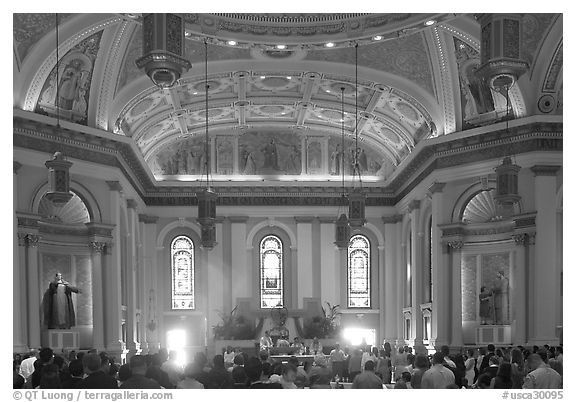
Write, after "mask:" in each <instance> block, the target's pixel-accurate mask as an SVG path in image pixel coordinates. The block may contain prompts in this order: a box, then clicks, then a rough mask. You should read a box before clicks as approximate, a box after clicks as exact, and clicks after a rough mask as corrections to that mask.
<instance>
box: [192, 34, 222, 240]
mask: <svg viewBox="0 0 576 402" xmlns="http://www.w3.org/2000/svg"><path fill="white" fill-rule="evenodd" d="M204 54H205V58H204V80H205V88H206V93H205V98H204V101H205V105H204V106H205V109H206V114H205V120H206V121H205V126H206V127H205V129H206V131H205V143H204V171H205V172H206V187H204V188H203V189H202V190H201V191H200V192H198V193H197V194H196V197H197V198H198V223H200V226H201V231H200V242H201V244H202V247H204V248H206V249H212V248H214V246H215V245H216V201H217V199H218V196H217V194H216V193H215V192H214V190H212V188H211V187H210V167H209V166H210V165H209V163H210V158H209V155H210V153H209V150H210V149H209V141H210V139H209V137H208V90H209V88H210V86H209V85H208V42H207V41H206V39H204Z"/></svg>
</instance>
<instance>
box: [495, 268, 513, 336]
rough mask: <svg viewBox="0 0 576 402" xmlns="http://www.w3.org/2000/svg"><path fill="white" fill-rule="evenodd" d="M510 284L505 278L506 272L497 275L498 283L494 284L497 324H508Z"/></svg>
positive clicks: (499, 272)
mask: <svg viewBox="0 0 576 402" xmlns="http://www.w3.org/2000/svg"><path fill="white" fill-rule="evenodd" d="M508 290H509V282H508V278H506V276H504V271H498V272H497V273H496V282H495V283H494V290H493V292H494V315H495V319H496V324H500V325H502V324H508V323H509V320H508V304H509V296H508Z"/></svg>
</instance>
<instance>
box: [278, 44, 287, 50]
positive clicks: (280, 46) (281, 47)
mask: <svg viewBox="0 0 576 402" xmlns="http://www.w3.org/2000/svg"><path fill="white" fill-rule="evenodd" d="M276 49H278V50H284V49H286V45H276Z"/></svg>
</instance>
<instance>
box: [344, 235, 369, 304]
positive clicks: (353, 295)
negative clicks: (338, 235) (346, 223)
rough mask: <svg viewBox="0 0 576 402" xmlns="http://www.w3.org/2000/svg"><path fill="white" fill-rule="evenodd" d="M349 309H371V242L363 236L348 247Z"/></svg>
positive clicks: (353, 237) (353, 238)
mask: <svg viewBox="0 0 576 402" xmlns="http://www.w3.org/2000/svg"><path fill="white" fill-rule="evenodd" d="M348 307H363V308H370V242H369V241H368V239H367V238H366V236H362V235H355V236H352V238H351V239H350V244H349V246H348Z"/></svg>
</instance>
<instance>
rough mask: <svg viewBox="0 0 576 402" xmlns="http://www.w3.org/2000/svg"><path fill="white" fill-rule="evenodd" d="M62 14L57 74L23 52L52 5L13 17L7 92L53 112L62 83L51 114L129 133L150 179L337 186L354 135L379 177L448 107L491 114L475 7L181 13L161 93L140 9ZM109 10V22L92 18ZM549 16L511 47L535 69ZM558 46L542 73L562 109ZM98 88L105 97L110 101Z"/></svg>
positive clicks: (475, 116) (450, 111)
mask: <svg viewBox="0 0 576 402" xmlns="http://www.w3.org/2000/svg"><path fill="white" fill-rule="evenodd" d="M59 16H60V21H61V23H62V27H64V28H65V29H63V30H62V31H61V32H62V37H61V42H62V43H64V42H65V41H66V40H68V41H70V42H71V44H72V47H70V46H69V47H67V48H66V52H61V53H60V61H59V62H60V63H59V78H60V82H59V83H58V84H57V83H56V82H55V71H56V70H55V57H54V56H50V57H51V58H50V57H48V56H46V57H48V58H47V59H40V57H39V56H36V57H33V56H34V55H35V54H38V52H34V51H33V49H34V47H35V46H37V44H38V43H39V42H40V41H41V40H42V38H45V37H47V36H48V35H53V31H54V18H55V15H54V14H14V15H13V23H14V26H13V44H14V57H15V58H16V62H17V65H20V64H21V63H23V67H26V68H27V70H26V71H28V72H30V71H32V72H33V73H32V74H31V76H37V77H41V79H36V81H38V82H36V81H34V80H33V79H32V77H30V78H29V79H28V78H23V77H19V76H18V72H15V76H14V82H15V93H16V92H18V91H19V92H20V93H22V94H25V95H20V96H15V99H17V100H16V101H15V107H16V108H23V109H25V110H28V111H33V112H35V113H40V114H47V115H54V114H55V106H54V105H55V88H56V87H58V88H59V89H60V90H61V97H62V96H64V98H63V99H61V103H60V105H61V110H60V116H61V118H63V119H66V120H69V121H73V122H76V123H79V124H83V125H87V126H93V127H94V128H97V129H105V130H107V131H109V132H110V133H113V134H116V135H122V136H126V137H130V138H131V141H133V142H134V144H135V146H136V149H137V150H138V152H140V153H141V155H142V158H143V160H144V161H146V163H147V166H146V167H145V168H146V169H149V170H150V173H152V175H153V176H154V177H155V178H156V180H176V181H178V180H180V181H183V182H185V181H190V180H196V176H198V175H201V174H202V169H205V166H206V165H208V167H209V169H210V172H211V174H213V175H214V177H215V178H216V180H222V181H225V180H236V179H237V180H244V181H245V180H252V179H253V180H259V181H261V180H262V179H261V178H262V177H263V178H264V179H265V180H276V179H280V178H281V177H283V176H288V177H300V178H302V177H312V176H314V177H320V178H325V179H326V180H331V181H334V185H337V181H338V180H337V178H338V176H339V174H340V173H341V172H342V171H343V172H344V174H345V175H349V174H350V170H349V159H350V158H351V154H350V152H351V150H353V149H354V148H355V145H353V142H352V140H353V139H355V136H356V134H357V135H358V141H359V152H360V151H361V152H362V157H361V160H362V167H361V170H362V174H363V175H365V176H366V177H367V178H372V180H376V181H378V180H383V179H385V178H386V177H388V176H389V175H390V174H391V173H393V172H394V170H395V169H396V168H397V167H398V166H399V165H400V164H401V163H402V162H403V161H404V160H405V159H406V157H407V156H408V155H409V154H410V153H411V152H412V150H413V149H414V148H415V147H416V146H417V145H418V143H419V142H421V141H423V140H425V139H427V138H431V137H436V136H438V135H444V134H445V129H446V127H445V126H444V125H445V124H446V121H447V117H446V116H452V115H455V116H456V119H457V121H458V129H468V128H472V127H477V126H479V125H483V124H486V123H487V122H493V121H495V118H499V117H498V116H500V117H501V115H498V113H501V112H502V105H503V101H502V99H500V98H499V96H500V95H499V94H495V93H493V92H491V91H490V89H488V88H485V87H483V86H482V83H481V82H479V81H478V80H477V79H476V77H475V74H474V71H475V69H476V68H477V66H478V64H479V52H478V50H477V46H478V45H477V43H479V38H477V37H475V36H474V35H478V32H476V31H475V30H476V29H477V28H479V27H478V26H477V24H478V23H477V22H476V20H475V18H474V15H471V14H468V15H464V14H453V13H443V14H363V13H358V14H264V13H262V14H226V13H222V14H184V19H185V21H186V26H185V38H186V40H185V49H186V52H185V57H186V58H187V59H188V60H189V61H190V62H191V64H192V68H191V69H190V70H189V71H188V72H186V73H184V74H183V75H182V77H181V79H180V80H179V81H178V82H177V84H176V85H175V86H174V87H173V88H170V89H163V90H161V89H158V88H155V87H154V86H153V85H152V83H151V81H150V80H149V79H148V77H146V75H145V74H144V72H143V71H141V70H140V69H138V68H137V67H136V63H135V61H136V60H137V59H138V58H140V57H141V55H142V31H141V19H142V15H141V14H102V18H101V19H98V18H99V17H98V16H99V15H95V14H90V15H88V14H59ZM110 16H112V17H114V18H117V19H118V21H114V22H113V23H110V24H109V25H102V26H101V27H100V26H99V25H98V24H99V23H100V22H103V21H105V20H106V19H108V20H106V21H109V20H110ZM558 20H559V14H524V15H523V18H522V23H523V31H522V32H523V37H522V48H521V49H522V50H521V51H522V53H523V55H524V56H525V57H526V58H527V60H528V61H529V63H530V65H531V66H532V65H533V64H534V63H535V59H536V58H537V57H538V56H539V54H540V53H543V52H548V51H549V49H544V48H543V47H542V43H543V41H544V40H545V39H546V36H547V35H548V32H551V29H552V27H553V26H555V25H554V24H555V23H556V21H558ZM429 22H431V24H427V23H429ZM442 27H444V28H442ZM446 27H448V28H449V29H448V28H446ZM478 31H479V29H478ZM64 32H65V34H64ZM88 33H89V34H88ZM74 38H82V39H79V40H78V41H77V42H76V41H72V40H73V39H74ZM466 38H468V39H466ZM470 38H471V39H470ZM204 40H206V41H207V43H208V61H209V62H208V70H209V72H208V86H209V88H208V95H209V100H208V110H206V103H205V93H206V92H205V91H206V89H205V86H206V83H205V77H204V57H205V52H204V43H203V42H204ZM231 40H233V41H234V42H231ZM475 43H476V44H475ZM559 43H561V40H560V42H559ZM74 44H75V45H74ZM355 44H358V77H357V81H356V76H355V68H354V67H355V62H356V57H355V47H354V46H355ZM68 49H71V50H69V51H68ZM558 49H559V50H556V56H555V57H554V60H556V62H555V65H554V66H553V68H550V73H549V77H548V79H547V80H544V81H543V82H545V83H546V82H549V83H550V84H549V85H548V87H549V88H548V87H546V91H548V92H550V93H554V94H556V96H557V97H558V99H559V101H558V110H562V102H561V99H562V91H561V81H560V80H561V78H558V76H559V75H560V74H561V71H562V47H561V45H559V47H558ZM43 57H44V56H43ZM53 60H54V61H53ZM50 63H52V64H50ZM36 71H38V73H36V75H34V72H36ZM49 71H51V73H48V72H49ZM44 77H47V78H46V80H45V81H44ZM446 77H452V78H449V79H457V80H458V81H455V82H450V83H447V82H446V79H447V78H446ZM42 81H44V82H42ZM557 82H560V84H558V85H557V84H556V83H557ZM17 86H20V87H18V88H17ZM545 86H546V85H545ZM103 92H106V93H110V94H113V95H110V98H109V100H110V101H109V102H108V101H105V102H104V101H102V99H104V98H103V97H101V96H100V94H101V93H103ZM20 99H22V101H20ZM24 105H25V107H24ZM342 109H343V110H342ZM206 113H207V114H208V121H209V153H208V155H204V153H205V152H204V145H203V144H204V135H205V131H206ZM96 116H106V117H104V118H103V121H104V122H106V124H104V125H102V124H100V123H99V124H98V125H96V123H94V122H95V121H100V120H98V119H99V118H98V119H97V118H96ZM342 134H343V135H344V138H345V147H344V151H342V150H340V149H338V148H342V146H341V145H338V144H339V143H341V138H342ZM266 147H268V148H266ZM272 154H273V155H275V156H271V155H272ZM338 155H341V156H338ZM358 157H359V159H360V155H358ZM202 158H203V159H202Z"/></svg>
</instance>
